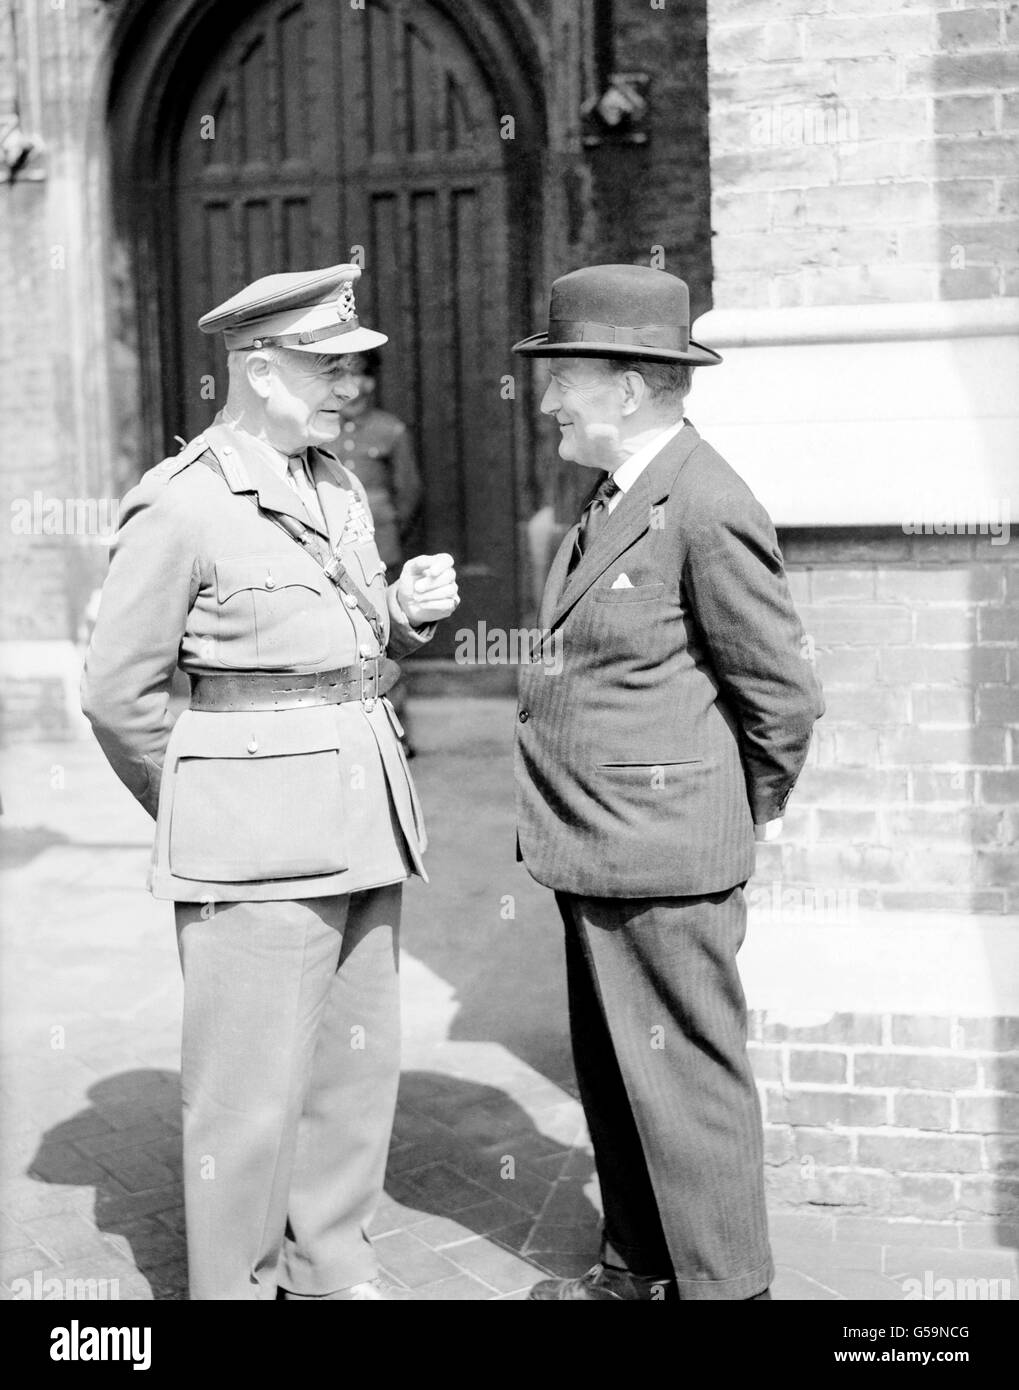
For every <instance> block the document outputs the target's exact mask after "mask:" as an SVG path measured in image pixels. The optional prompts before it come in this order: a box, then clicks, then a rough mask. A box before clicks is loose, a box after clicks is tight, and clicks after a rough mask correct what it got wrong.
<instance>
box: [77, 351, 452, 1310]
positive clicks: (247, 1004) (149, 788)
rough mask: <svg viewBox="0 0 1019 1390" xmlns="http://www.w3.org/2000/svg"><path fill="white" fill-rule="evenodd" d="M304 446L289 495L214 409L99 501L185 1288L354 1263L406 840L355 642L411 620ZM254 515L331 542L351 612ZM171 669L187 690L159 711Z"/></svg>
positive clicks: (113, 682) (281, 465)
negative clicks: (173, 1137)
mask: <svg viewBox="0 0 1019 1390" xmlns="http://www.w3.org/2000/svg"><path fill="white" fill-rule="evenodd" d="M374 336H376V337H377V336H378V335H374ZM327 350H329V351H335V348H333V347H332V346H331V345H330V346H329V347H328V348H327ZM306 466H307V470H308V474H309V475H310V482H311V483H312V484H313V485H314V488H315V495H316V500H317V506H314V507H311V508H309V507H307V506H306V505H305V504H304V502H302V500H301V498H300V496H299V495H298V493H297V491H295V488H294V487H292V486H291V485H290V483H289V482H288V478H287V470H286V459H285V458H283V457H281V456H280V455H279V454H277V453H276V452H275V451H274V450H273V449H271V448H270V447H269V446H268V444H266V443H265V442H263V441H262V440H260V439H258V438H256V437H255V436H254V435H253V434H250V433H247V432H245V431H243V430H240V429H235V428H232V427H231V426H230V425H229V424H228V423H227V422H226V421H225V419H224V418H223V417H222V416H220V417H217V421H216V423H214V424H213V425H212V426H211V427H210V428H209V429H207V430H206V431H205V433H204V434H203V435H202V436H200V437H199V438H198V439H195V440H193V441H192V442H191V443H190V444H189V445H187V446H186V447H185V449H184V450H183V452H182V453H181V454H179V455H178V456H177V457H176V458H172V459H168V460H166V461H165V462H164V463H162V464H160V465H158V466H157V467H155V468H153V469H151V470H150V471H149V472H148V473H147V474H146V475H145V476H144V477H143V478H142V480H141V482H140V483H139V484H138V485H137V486H136V487H135V488H134V489H133V490H132V491H131V492H130V493H129V494H128V495H127V497H126V498H125V499H124V501H123V504H122V512H121V517H122V522H121V527H120V530H119V532H118V535H117V538H116V541H115V544H114V547H113V551H112V558H111V564H110V570H109V574H108V577H107V580H106V584H105V586H104V589H103V595H102V600H101V603H100V607H99V613H98V616H97V620H96V625H95V629H94V632H93V636H92V641H91V645H90V648H89V651H88V655H87V658H86V665H85V671H84V676H83V684H82V703H83V708H84V710H85V712H86V714H87V715H88V717H89V718H90V720H91V721H92V724H93V727H94V730H95V733H96V735H97V737H98V739H99V742H100V743H101V745H102V747H103V749H104V751H105V753H106V755H107V757H108V758H109V760H110V762H111V764H112V766H113V768H114V770H115V771H116V772H117V774H118V776H119V777H120V778H121V780H122V781H123V782H124V783H125V784H126V785H127V787H128V788H129V789H130V790H131V791H132V792H133V793H134V795H135V796H136V797H137V798H138V800H139V801H140V802H141V804H142V805H143V806H144V807H145V808H146V810H147V811H149V813H150V814H151V815H153V816H154V817H155V821H156V828H155V844H154V849H153V855H152V862H151V869H150V875H149V885H150V887H151V889H152V892H153V893H154V894H155V896H156V897H159V898H165V899H172V900H173V901H174V903H175V912H176V924H177V933H178V943H179V948H180V954H181V962H182V967H183V972H184V986H185V989H184V994H185V998H184V1027H183V1046H182V1083H183V1096H184V1186H185V1203H186V1216H187V1233H188V1254H189V1266H190V1282H191V1294H192V1297H193V1298H198V1299H248V1298H256V1299H272V1298H275V1297H276V1296H277V1287H278V1285H280V1284H281V1285H282V1286H283V1287H284V1288H286V1289H289V1290H291V1291H293V1292H294V1293H296V1294H298V1295H305V1296H321V1295H324V1294H329V1293H332V1292H334V1291H336V1290H343V1289H347V1288H348V1287H349V1286H352V1285H359V1282H360V1281H365V1280H370V1279H371V1278H372V1277H373V1275H374V1274H375V1272H376V1264H375V1259H374V1255H373V1253H372V1250H371V1246H370V1243H369V1241H368V1238H367V1235H366V1234H365V1230H366V1227H367V1225H368V1223H369V1222H370V1219H371V1215H372V1212H373V1210H374V1206H375V1204H376V1202H377V1199H378V1196H379V1194H380V1193H381V1189H382V1182H383V1177H384V1172H385V1162H386V1154H387V1150H388V1144H389V1138H390V1132H391V1127H392V1120H393V1113H394V1109H395V1097H396V1088H397V1082H398V1070H399V1007H398V992H397V984H398V981H397V960H398V929H399V915H400V885H401V884H402V881H403V880H404V879H405V878H406V877H407V876H408V874H411V873H418V874H421V875H422V876H423V875H424V868H423V864H422V859H421V856H422V853H423V851H424V849H425V830H424V823H423V820H422V816H421V809H420V806H419V804H418V800H417V797H416V795H415V792H414V788H413V785H412V783H411V779H410V775H409V772H408V769H407V763H406V759H405V757H404V754H403V750H402V747H401V743H400V737H399V735H400V733H401V730H400V726H399V722H398V720H397V718H396V716H395V714H394V712H393V710H392V708H391V706H390V705H389V702H388V701H387V700H386V699H385V698H380V697H379V695H378V690H379V684H378V680H377V676H378V671H379V669H380V668H379V665H378V659H379V658H380V656H381V652H382V647H383V644H385V643H388V646H389V649H390V650H391V651H392V652H393V654H394V655H400V654H402V653H404V652H407V651H411V650H413V649H415V648H416V647H418V646H420V645H421V643H422V642H424V641H426V640H427V639H428V637H429V636H430V635H431V631H432V629H431V628H427V629H422V630H415V629H414V628H413V627H412V626H411V625H410V623H409V622H408V620H407V618H406V616H405V615H404V613H403V612H402V610H401V608H400V606H399V603H398V601H397V599H396V585H395V584H394V585H392V586H390V587H389V588H387V587H386V582H385V565H384V563H383V561H382V558H381V557H380V555H379V552H378V548H377V545H376V541H375V537H374V530H373V525H372V519H371V512H370V509H369V506H368V502H367V498H366V494H365V490H364V487H363V486H362V484H361V483H360V482H359V481H358V480H357V478H356V477H354V476H353V474H352V473H350V472H349V471H348V470H347V469H345V468H344V467H343V466H342V465H341V464H340V463H339V462H338V460H337V459H336V458H335V457H334V456H332V455H331V454H330V453H329V452H327V451H325V450H322V449H314V448H311V449H309V450H308V452H307V464H306ZM256 504H257V505H256ZM274 516H276V517H280V518H282V519H283V520H284V521H285V520H286V519H287V518H290V519H291V521H292V522H295V523H297V525H298V529H299V530H301V529H304V530H305V531H306V533H307V534H308V535H309V537H311V538H315V539H317V541H318V542H319V543H320V544H321V546H323V547H324V548H325V550H324V553H326V554H328V552H329V550H332V551H334V552H335V554H336V555H338V557H339V559H340V561H341V562H342V565H343V567H344V570H345V571H346V573H347V575H348V577H349V579H350V580H353V583H354V586H356V590H358V591H359V593H360V596H361V599H362V601H363V607H364V610H365V611H362V607H359V606H358V604H357V602H356V601H351V599H350V597H349V596H348V594H347V593H344V592H341V591H340V590H338V589H337V587H335V586H334V584H333V583H332V582H330V580H329V578H327V576H326V574H325V573H324V571H323V569H322V567H321V566H320V564H319V563H318V561H317V560H316V559H315V558H314V557H313V555H312V554H311V553H309V551H308V550H307V549H306V548H304V547H303V546H302V545H300V544H298V542H297V541H296V540H295V539H293V538H292V536H291V535H288V534H286V533H285V532H284V531H283V530H281V529H280V525H279V524H277V522H276V521H274V520H273V517H274ZM348 587H350V586H349V585H348ZM178 664H179V666H180V667H181V668H182V669H183V670H184V671H185V672H186V673H187V674H188V676H189V677H190V679H191V685H192V708H190V709H188V710H185V711H184V712H183V713H182V714H181V716H180V718H179V719H178V720H177V722H176V724H173V725H172V720H171V715H170V707H169V691H170V685H171V681H172V679H173V675H174V671H175V669H176V667H177V666H178ZM341 695H342V696H343V698H342V700H341V699H340V698H339V697H340V696H341ZM359 695H360V698H359ZM171 725H172V727H171Z"/></svg>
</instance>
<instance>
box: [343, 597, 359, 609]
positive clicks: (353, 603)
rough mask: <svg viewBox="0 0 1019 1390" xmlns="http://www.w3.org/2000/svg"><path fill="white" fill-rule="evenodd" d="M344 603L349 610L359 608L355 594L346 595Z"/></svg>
mask: <svg viewBox="0 0 1019 1390" xmlns="http://www.w3.org/2000/svg"><path fill="white" fill-rule="evenodd" d="M343 602H344V603H345V604H346V605H347V607H348V608H356V607H357V599H356V598H355V597H354V595H353V594H344V595H343Z"/></svg>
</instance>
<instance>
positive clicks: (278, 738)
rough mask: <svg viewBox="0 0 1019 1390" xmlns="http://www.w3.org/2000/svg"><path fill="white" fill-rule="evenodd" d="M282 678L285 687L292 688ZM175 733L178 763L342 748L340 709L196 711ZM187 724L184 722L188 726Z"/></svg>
mask: <svg viewBox="0 0 1019 1390" xmlns="http://www.w3.org/2000/svg"><path fill="white" fill-rule="evenodd" d="M286 682H287V678H286V676H281V677H280V686H281V687H283V686H285V685H286ZM186 719H187V722H186V724H184V725H183V727H181V728H178V729H177V730H175V738H174V749H173V751H174V755H175V756H176V758H178V759H181V758H243V759H245V760H251V759H255V758H283V757H290V756H293V755H295V754H300V753H324V752H332V751H335V750H337V749H339V747H340V739H339V733H338V730H337V727H336V725H337V720H336V714H335V708H334V707H333V706H331V705H320V706H313V707H312V708H310V709H301V710H254V711H252V712H250V713H247V712H244V711H240V710H230V711H224V712H223V713H221V714H220V713H217V714H205V713H202V712H201V711H196V710H190V711H188V713H187V716H186ZM182 722H183V721H182Z"/></svg>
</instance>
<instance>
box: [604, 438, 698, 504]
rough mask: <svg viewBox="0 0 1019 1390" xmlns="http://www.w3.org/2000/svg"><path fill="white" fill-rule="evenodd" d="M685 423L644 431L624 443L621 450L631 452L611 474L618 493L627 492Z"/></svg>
mask: <svg viewBox="0 0 1019 1390" xmlns="http://www.w3.org/2000/svg"><path fill="white" fill-rule="evenodd" d="M685 423H686V422H685V421H683V420H678V421H677V422H676V424H674V425H668V426H667V427H666V428H665V429H664V430H662V429H653V430H644V431H643V433H641V434H636V435H634V436H633V438H632V439H628V440H626V441H625V442H624V444H623V448H624V449H627V450H632V452H631V453H630V456H629V458H626V459H624V460H623V462H622V463H621V464H620V465H619V467H618V468H617V469H616V470H615V472H614V473H613V474H612V481H613V482H614V483H615V484H616V486H617V487H618V488H619V490H620V492H629V490H630V488H631V487H633V485H634V483H635V482H636V481H637V479H638V478H639V477H640V475H641V474H642V473H643V472H644V469H645V468H646V467H647V466H648V464H649V463H650V462H651V460H652V459H653V458H654V457H655V455H656V454H659V453H660V452H661V451H662V449H664V448H665V446H666V444H668V443H669V441H670V440H671V439H675V437H676V435H677V434H679V432H680V430H681V429H682V428H683V425H684V424H685Z"/></svg>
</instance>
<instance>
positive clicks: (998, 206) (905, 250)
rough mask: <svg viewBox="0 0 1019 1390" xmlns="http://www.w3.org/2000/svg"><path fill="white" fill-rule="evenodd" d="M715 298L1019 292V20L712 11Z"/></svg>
mask: <svg viewBox="0 0 1019 1390" xmlns="http://www.w3.org/2000/svg"><path fill="white" fill-rule="evenodd" d="M709 20H710V23H709V32H708V53H709V62H710V69H711V79H710V91H711V142H712V181H713V188H714V197H713V205H712V226H713V229H714V232H715V234H716V237H715V245H714V257H715V302H716V304H723V305H724V306H725V307H727V308H728V307H742V306H747V307H769V306H771V307H782V306H785V305H800V304H806V305H812V304H856V303H867V302H884V301H918V300H933V299H976V298H984V297H989V296H994V295H1015V294H1019V220H1017V219H1019V178H1017V177H1016V171H1017V168H1019V11H1017V10H1016V7H1015V5H1014V4H1008V3H1005V0H994V2H993V3H989V4H984V5H973V6H970V7H967V8H962V9H959V8H956V9H951V8H949V6H948V5H947V4H945V3H943V0H942V3H938V0H908V3H907V0H900V3H896V2H895V0H847V3H846V4H835V3H832V2H831V0H710V4H709Z"/></svg>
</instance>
